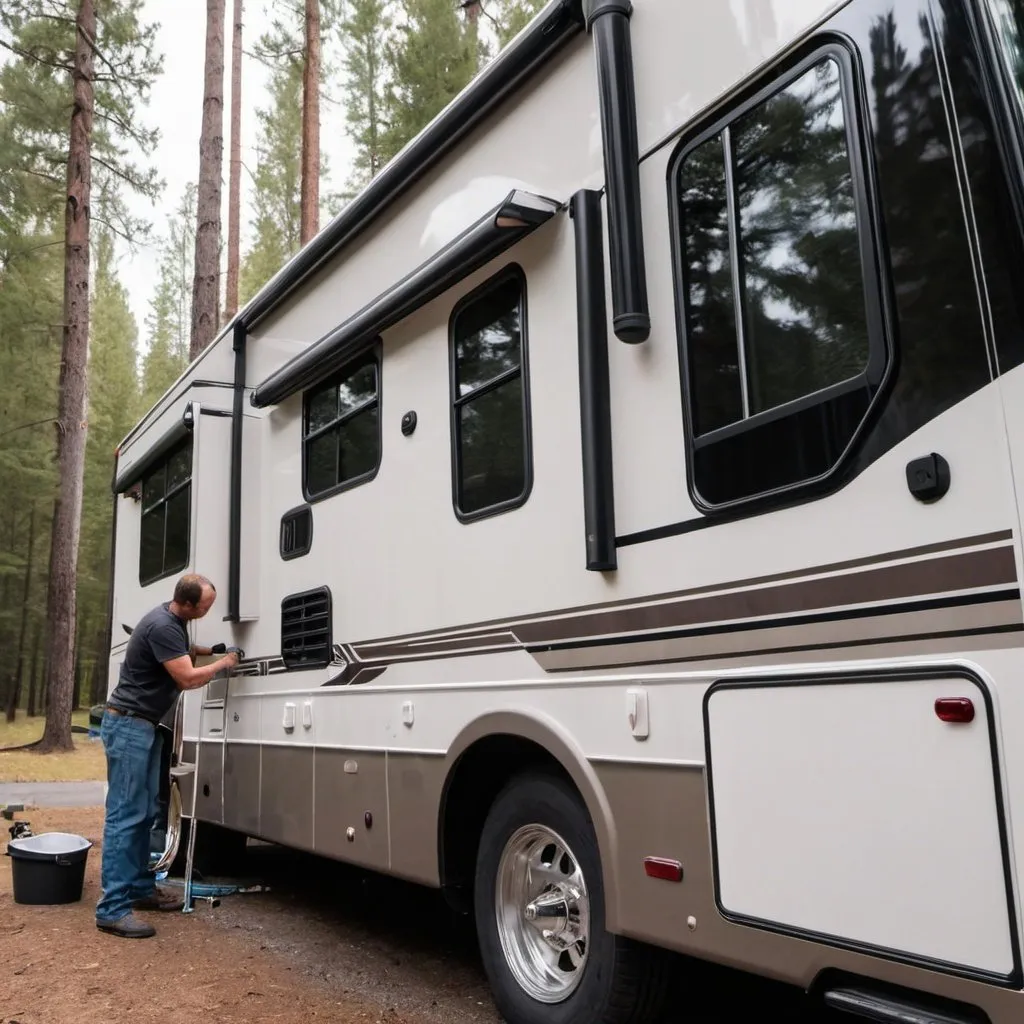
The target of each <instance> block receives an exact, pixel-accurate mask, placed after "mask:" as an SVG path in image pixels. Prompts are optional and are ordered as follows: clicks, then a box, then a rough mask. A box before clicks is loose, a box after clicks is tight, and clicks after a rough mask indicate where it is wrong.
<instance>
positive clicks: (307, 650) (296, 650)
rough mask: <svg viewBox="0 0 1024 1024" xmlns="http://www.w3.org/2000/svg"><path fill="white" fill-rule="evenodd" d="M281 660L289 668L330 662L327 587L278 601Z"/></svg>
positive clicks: (329, 612)
mask: <svg viewBox="0 0 1024 1024" xmlns="http://www.w3.org/2000/svg"><path fill="white" fill-rule="evenodd" d="M281 660H282V661H284V663H285V666H286V667H288V668H311V667H316V666H325V665H328V664H330V661H331V592H330V590H328V588H327V587H319V588H318V589H317V590H307V591H305V593H302V594H292V595H291V596H290V597H286V598H285V599H284V600H283V601H282V602H281Z"/></svg>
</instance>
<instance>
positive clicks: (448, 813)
mask: <svg viewBox="0 0 1024 1024" xmlns="http://www.w3.org/2000/svg"><path fill="white" fill-rule="evenodd" d="M526 771H544V772H548V773H550V774H552V775H555V776H557V777H559V778H562V779H565V780H566V781H567V782H569V784H570V785H572V786H573V788H574V789H575V788H576V787H575V784H574V783H573V782H572V779H571V777H570V775H569V773H568V772H567V771H566V770H565V768H563V767H562V765H561V763H560V762H559V761H558V760H557V758H555V757H553V756H552V755H551V754H550V753H548V751H546V750H545V749H544V748H543V747H542V746H540V745H539V744H537V743H534V742H532V741H531V740H526V739H523V738H522V737H520V736H509V735H495V736H487V737H485V738H484V739H481V740H478V741H477V742H476V743H474V744H473V745H472V746H471V747H469V748H468V749H467V750H466V751H465V752H464V753H463V754H462V755H461V756H460V757H459V759H458V760H457V761H456V762H455V765H454V766H453V768H452V771H451V775H450V776H449V778H448V781H447V783H446V785H445V792H444V795H443V797H442V801H441V827H440V829H439V836H438V846H439V848H438V864H439V865H440V873H441V888H442V891H443V892H444V895H445V898H446V899H447V900H448V902H449V904H450V905H451V906H452V907H453V908H454V909H455V910H457V911H459V912H462V913H468V912H469V911H470V909H471V908H472V904H473V878H474V875H475V873H476V855H477V849H478V848H479V845H480V834H481V833H482V831H483V827H484V821H485V819H486V818H487V813H488V811H489V810H490V809H491V805H492V804H493V803H494V800H495V798H496V797H497V795H498V794H499V793H500V792H501V790H502V789H503V788H504V787H505V785H506V783H507V782H508V781H509V780H510V779H512V778H513V777H514V776H516V775H520V774H522V773H523V772H526Z"/></svg>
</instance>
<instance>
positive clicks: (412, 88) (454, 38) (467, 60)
mask: <svg viewBox="0 0 1024 1024" xmlns="http://www.w3.org/2000/svg"><path fill="white" fill-rule="evenodd" d="M401 9H402V15H403V19H402V20H403V23H402V24H401V25H400V26H399V28H398V30H397V32H396V39H395V41H394V42H393V43H392V44H391V45H390V46H389V47H388V59H389V64H390V65H391V69H392V81H391V83H390V86H389V88H388V91H387V102H386V107H385V110H386V118H387V125H388V127H387V131H386V132H385V134H384V140H383V146H382V149H383V152H384V156H385V160H388V159H390V158H391V157H393V156H394V155H395V154H396V153H398V152H399V150H401V149H402V147H403V146H405V145H406V143H408V142H409V141H410V140H411V139H413V138H414V137H415V136H416V135H417V134H419V132H420V131H421V130H422V129H423V128H424V127H426V125H427V124H428V123H429V122H430V121H431V120H432V119H433V118H434V117H435V116H436V115H437V114H439V113H440V112H441V111H442V110H443V109H444V107H446V106H447V105H448V103H450V102H451V100H452V99H454V97H455V96H456V95H458V93H460V92H461V91H462V90H463V89H464V88H465V87H466V86H467V85H468V84H469V82H470V81H471V79H472V78H473V76H474V75H475V74H476V72H477V70H478V69H479V67H480V65H481V62H482V60H483V57H484V54H485V51H484V48H483V46H482V44H481V41H480V37H479V34H478V32H477V28H476V25H475V23H473V22H469V23H466V22H464V21H463V20H462V19H461V18H460V17H459V15H458V13H457V11H456V9H455V7H454V5H453V4H452V2H451V0H402V5H401Z"/></svg>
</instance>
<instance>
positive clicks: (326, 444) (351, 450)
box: [302, 352, 381, 501]
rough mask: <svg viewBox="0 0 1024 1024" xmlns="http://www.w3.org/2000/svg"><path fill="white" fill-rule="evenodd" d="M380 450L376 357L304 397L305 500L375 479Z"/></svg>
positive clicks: (359, 361)
mask: <svg viewBox="0 0 1024 1024" xmlns="http://www.w3.org/2000/svg"><path fill="white" fill-rule="evenodd" d="M380 448H381V445H380V359H379V353H377V352H374V353H372V354H370V355H367V356H365V357H363V358H362V359H360V360H358V361H357V362H355V363H352V364H351V365H349V366H347V367H345V369H343V370H342V371H341V372H340V373H339V374H335V375H334V376H333V377H331V378H330V379H329V380H327V381H325V382H324V383H323V384H319V385H317V386H316V387H315V388H314V389H313V390H311V391H307V392H306V397H305V402H304V410H303V441H302V455H303V485H304V490H305V494H306V499H307V501H312V500H314V499H317V498H326V497H327V496H328V495H330V494H335V493H337V492H338V491H340V490H343V489H345V488H348V487H352V486H354V485H356V484H359V483H363V482H365V481H366V480H369V479H372V477H373V476H374V475H375V474H376V472H377V469H378V467H379V465H380Z"/></svg>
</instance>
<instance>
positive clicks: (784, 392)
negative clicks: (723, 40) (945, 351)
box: [671, 47, 889, 509]
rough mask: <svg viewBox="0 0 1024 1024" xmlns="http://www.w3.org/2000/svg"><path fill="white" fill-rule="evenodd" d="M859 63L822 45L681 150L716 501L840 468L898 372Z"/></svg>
mask: <svg viewBox="0 0 1024 1024" xmlns="http://www.w3.org/2000/svg"><path fill="white" fill-rule="evenodd" d="M851 74H852V71H851V69H850V67H849V60H848V57H847V55H846V53H845V51H843V50H840V48H839V47H830V48H829V52H827V53H822V52H821V51H820V50H819V52H818V54H817V55H816V56H814V57H811V58H809V59H807V60H805V61H804V62H803V63H802V64H801V65H800V66H799V67H798V68H796V69H794V70H793V71H791V72H790V73H789V74H788V75H787V76H786V77H785V78H784V79H783V80H782V81H781V82H776V83H773V84H772V85H771V86H769V87H768V88H767V89H764V90H762V91H761V92H760V93H759V94H758V96H756V97H754V98H753V99H752V100H750V101H748V102H747V103H746V104H745V105H743V106H741V107H740V108H739V109H738V110H735V111H733V112H731V113H730V114H728V115H725V116H724V117H720V118H719V120H718V121H717V122H716V123H715V124H714V125H712V126H711V127H710V128H708V129H707V130H705V131H704V132H702V133H701V135H700V136H698V137H697V138H696V139H694V140H692V141H690V142H687V143H684V145H683V147H682V148H681V150H680V152H679V155H678V156H677V158H676V160H675V162H674V165H673V170H672V174H671V190H672V201H673V208H674V211H675V218H676V229H677V233H676V239H677V252H676V264H677V270H678V272H679V277H680V278H681V280H680V288H679V292H680V297H681V300H682V316H681V322H682V328H683V331H682V333H683V385H684V390H685V392H686V397H687V402H686V407H687V415H688V434H689V439H690V455H691V458H690V466H689V471H690V474H691V484H692V488H693V491H694V496H695V498H697V499H698V500H699V501H700V503H701V504H703V505H705V506H707V507H709V508H711V509H714V508H718V507H722V506H730V505H734V504H736V503H738V502H741V501H745V500H748V499H751V498H755V497H764V496H766V495H769V494H773V493H778V492H780V491H788V490H790V489H792V488H794V487H797V486H800V485H803V484H806V483H809V482H812V481H820V480H822V479H824V478H827V477H828V476H830V475H831V474H832V473H833V471H834V470H835V469H836V467H837V466H838V464H839V463H840V461H841V459H842V457H843V455H844V453H845V452H846V451H847V450H848V448H849V447H850V445H851V443H852V441H853V440H854V438H855V436H856V435H857V434H858V432H859V431H860V428H861V426H862V425H863V423H864V421H865V418H866V416H867V412H868V408H869V406H870V405H871V404H872V402H873V400H874V397H875V394H876V392H877V391H878V389H879V387H880V385H881V383H882V380H883V377H884V375H885V371H886V368H887V365H888V362H889V359H888V349H887V345H886V341H885V334H884V329H883V322H882V316H881V292H880V284H879V281H878V279H877V276H876V263H877V260H876V258H875V255H874V252H873V242H872V226H871V206H870V204H869V203H868V196H867V185H866V182H865V174H864V173H863V168H862V167H861V166H860V156H859V152H860V149H859V146H858V143H857V133H856V131H855V123H854V118H855V113H856V112H855V110H854V109H853V103H852V97H853V96H854V90H853V89H852V88H851V87H850V76H851Z"/></svg>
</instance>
